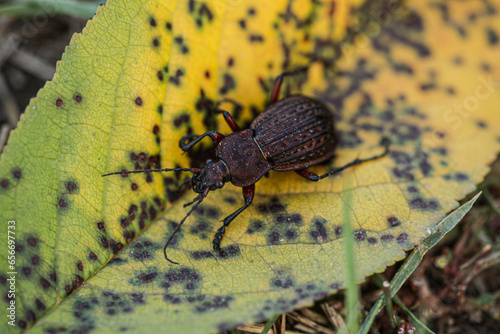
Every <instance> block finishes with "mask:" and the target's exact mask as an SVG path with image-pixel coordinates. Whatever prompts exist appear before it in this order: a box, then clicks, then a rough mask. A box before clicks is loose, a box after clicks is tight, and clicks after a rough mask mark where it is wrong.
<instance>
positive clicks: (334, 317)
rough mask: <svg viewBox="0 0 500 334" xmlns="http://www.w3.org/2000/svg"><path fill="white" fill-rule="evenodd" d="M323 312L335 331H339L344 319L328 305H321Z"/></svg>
mask: <svg viewBox="0 0 500 334" xmlns="http://www.w3.org/2000/svg"><path fill="white" fill-rule="evenodd" d="M321 308H322V309H323V312H325V314H326V315H327V316H328V320H329V321H330V323H331V324H332V325H333V327H334V328H335V329H336V330H339V329H340V328H341V327H342V326H343V325H344V319H343V318H342V316H341V315H340V314H338V313H337V311H336V310H335V307H333V306H332V305H330V304H328V303H323V304H321Z"/></svg>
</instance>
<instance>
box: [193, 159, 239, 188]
mask: <svg viewBox="0 0 500 334" xmlns="http://www.w3.org/2000/svg"><path fill="white" fill-rule="evenodd" d="M230 180H231V175H230V174H229V170H228V168H227V166H226V164H225V163H224V162H223V161H222V160H214V161H212V160H208V161H207V164H206V165H205V167H203V169H202V170H201V171H199V172H198V173H196V174H194V176H193V190H194V191H195V192H197V193H202V192H204V191H205V190H206V189H207V188H208V189H210V190H212V191H213V190H217V189H220V188H222V187H223V186H224V183H226V182H228V181H230Z"/></svg>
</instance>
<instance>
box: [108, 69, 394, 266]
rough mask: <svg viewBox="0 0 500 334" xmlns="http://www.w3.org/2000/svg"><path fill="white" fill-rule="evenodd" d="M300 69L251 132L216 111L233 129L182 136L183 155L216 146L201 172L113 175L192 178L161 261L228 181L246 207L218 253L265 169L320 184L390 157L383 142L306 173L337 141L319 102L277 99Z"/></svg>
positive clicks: (216, 240)
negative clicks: (367, 152)
mask: <svg viewBox="0 0 500 334" xmlns="http://www.w3.org/2000/svg"><path fill="white" fill-rule="evenodd" d="M301 70H302V69H299V70H296V71H292V72H285V73H282V74H281V75H279V76H278V77H277V78H276V80H275V82H274V86H273V89H272V92H271V99H270V104H269V106H268V107H267V108H266V109H265V110H264V111H263V112H262V113H261V114H260V115H259V116H257V117H256V118H255V119H254V120H253V122H252V123H251V124H250V128H249V129H246V130H241V129H240V127H239V125H238V124H237V123H236V121H235V120H234V119H233V117H232V116H231V114H230V113H229V112H227V111H224V110H220V111H222V113H223V116H224V119H225V121H226V122H227V124H228V125H229V127H230V128H231V130H232V131H233V133H231V134H229V135H227V136H225V135H223V134H221V133H219V132H216V131H208V132H206V133H204V134H202V135H192V134H189V135H186V136H184V137H182V139H181V140H180V142H179V146H180V148H181V149H182V150H183V151H184V152H186V151H188V150H189V149H191V148H192V147H193V146H194V145H196V144H197V143H198V142H200V141H201V140H202V139H203V138H205V137H210V138H211V139H212V141H213V142H214V143H215V145H216V146H217V147H216V151H215V156H216V159H215V160H213V161H212V160H208V161H207V164H206V165H205V166H204V167H203V168H202V169H199V168H164V169H148V170H140V171H121V172H115V173H109V174H105V175H102V176H108V175H113V174H122V175H124V174H129V173H147V172H170V171H185V172H192V173H194V175H193V177H192V178H188V179H187V180H185V181H184V182H183V183H182V184H181V185H180V187H179V190H180V189H181V188H182V187H183V186H184V185H185V184H186V183H187V182H190V181H191V182H192V189H193V191H194V192H195V193H197V194H198V195H197V196H196V197H195V198H194V200H193V201H192V202H190V203H187V204H185V205H184V207H187V206H190V205H193V207H192V208H191V209H190V210H189V211H188V213H187V214H186V216H184V218H183V219H182V220H181V221H180V222H179V224H178V225H177V226H176V228H175V230H174V231H173V232H172V234H171V235H170V237H169V239H168V241H167V243H166V244H165V247H164V248H163V253H164V255H165V259H166V260H168V261H169V262H171V263H173V264H179V263H178V262H174V261H172V260H170V259H169V258H168V256H167V248H168V245H169V244H170V243H171V242H172V240H173V238H174V236H175V234H176V233H177V232H178V231H179V229H180V227H181V226H182V224H184V222H185V221H186V219H187V218H188V217H189V215H191V213H192V212H193V211H194V210H196V208H197V207H198V205H199V204H200V203H201V202H202V201H203V199H204V198H205V197H206V196H207V195H208V192H209V191H215V190H217V189H220V188H222V187H223V186H224V184H225V183H227V182H231V183H232V184H233V185H234V186H237V187H241V188H243V198H244V200H245V203H244V204H243V206H242V207H240V208H239V209H238V210H236V211H235V212H233V213H232V214H230V215H229V216H227V217H226V218H225V219H224V220H223V221H222V222H223V225H222V226H221V227H220V228H219V229H218V230H217V233H216V234H215V237H214V239H213V241H212V243H213V249H214V250H215V251H219V252H221V253H222V252H223V251H222V250H221V247H220V244H221V240H222V237H223V235H224V233H225V231H226V229H227V227H228V226H229V224H230V223H231V222H232V221H233V220H234V219H235V218H236V217H237V216H238V215H239V214H240V213H241V212H242V211H244V210H245V209H246V208H248V207H249V206H250V204H251V203H252V200H253V198H254V195H255V183H256V182H257V181H259V180H260V178H262V176H264V175H265V174H267V173H268V172H269V171H270V170H274V171H278V172H285V171H295V172H296V173H297V174H299V175H300V176H302V177H304V178H306V179H307V180H310V181H319V180H321V179H323V178H325V177H328V176H331V175H334V174H337V173H339V172H341V171H343V170H344V169H346V168H348V167H352V166H355V165H358V164H361V163H363V162H367V161H371V160H375V159H379V158H381V157H384V156H386V155H387V154H388V153H389V141H388V139H387V138H384V139H383V140H382V145H383V146H384V147H385V149H384V151H383V152H382V153H381V154H378V155H374V156H372V157H370V158H366V159H355V160H353V161H351V162H350V163H348V164H346V165H344V166H342V167H338V168H334V169H332V170H330V171H329V172H327V173H325V174H322V175H317V174H314V173H312V172H310V171H308V170H307V168H308V167H310V166H314V165H317V164H320V163H322V162H325V161H327V160H329V159H331V158H332V157H333V155H334V153H335V146H336V144H337V140H336V137H335V129H334V120H333V114H332V112H331V111H330V110H329V109H328V108H327V107H326V106H325V105H324V104H323V103H321V102H320V101H318V100H316V99H313V98H310V97H306V96H303V95H291V96H288V97H285V98H283V99H281V100H279V94H280V89H281V85H282V82H283V78H284V77H285V76H287V75H293V74H296V73H297V72H298V71H301Z"/></svg>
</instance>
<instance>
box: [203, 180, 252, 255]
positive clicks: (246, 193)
mask: <svg viewBox="0 0 500 334" xmlns="http://www.w3.org/2000/svg"><path fill="white" fill-rule="evenodd" d="M254 195H255V184H252V185H251V186H247V187H243V198H244V199H245V204H244V205H243V206H242V207H241V208H239V209H238V210H236V211H235V212H233V213H232V214H230V215H229V216H227V217H226V218H225V219H224V220H223V221H222V222H223V223H224V224H223V225H222V226H221V227H220V228H219V229H218V230H217V233H215V238H214V241H213V244H214V250H216V251H221V249H220V242H221V240H222V237H223V236H224V232H226V227H228V226H229V224H231V222H232V221H233V220H234V218H236V216H238V215H239V214H240V213H241V212H242V211H243V210H245V209H246V208H248V207H249V206H250V204H252V201H253V198H254ZM221 252H222V251H221Z"/></svg>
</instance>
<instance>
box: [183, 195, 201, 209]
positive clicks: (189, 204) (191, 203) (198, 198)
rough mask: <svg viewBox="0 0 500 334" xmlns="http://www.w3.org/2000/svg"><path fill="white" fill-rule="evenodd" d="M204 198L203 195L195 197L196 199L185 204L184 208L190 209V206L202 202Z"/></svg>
mask: <svg viewBox="0 0 500 334" xmlns="http://www.w3.org/2000/svg"><path fill="white" fill-rule="evenodd" d="M202 196H203V194H199V195H198V196H196V197H195V198H194V199H193V200H192V201H191V202H189V203H186V204H184V207H185V208H186V207H188V206H191V205H193V203H195V202H196V201H199V200H200V197H202Z"/></svg>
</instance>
